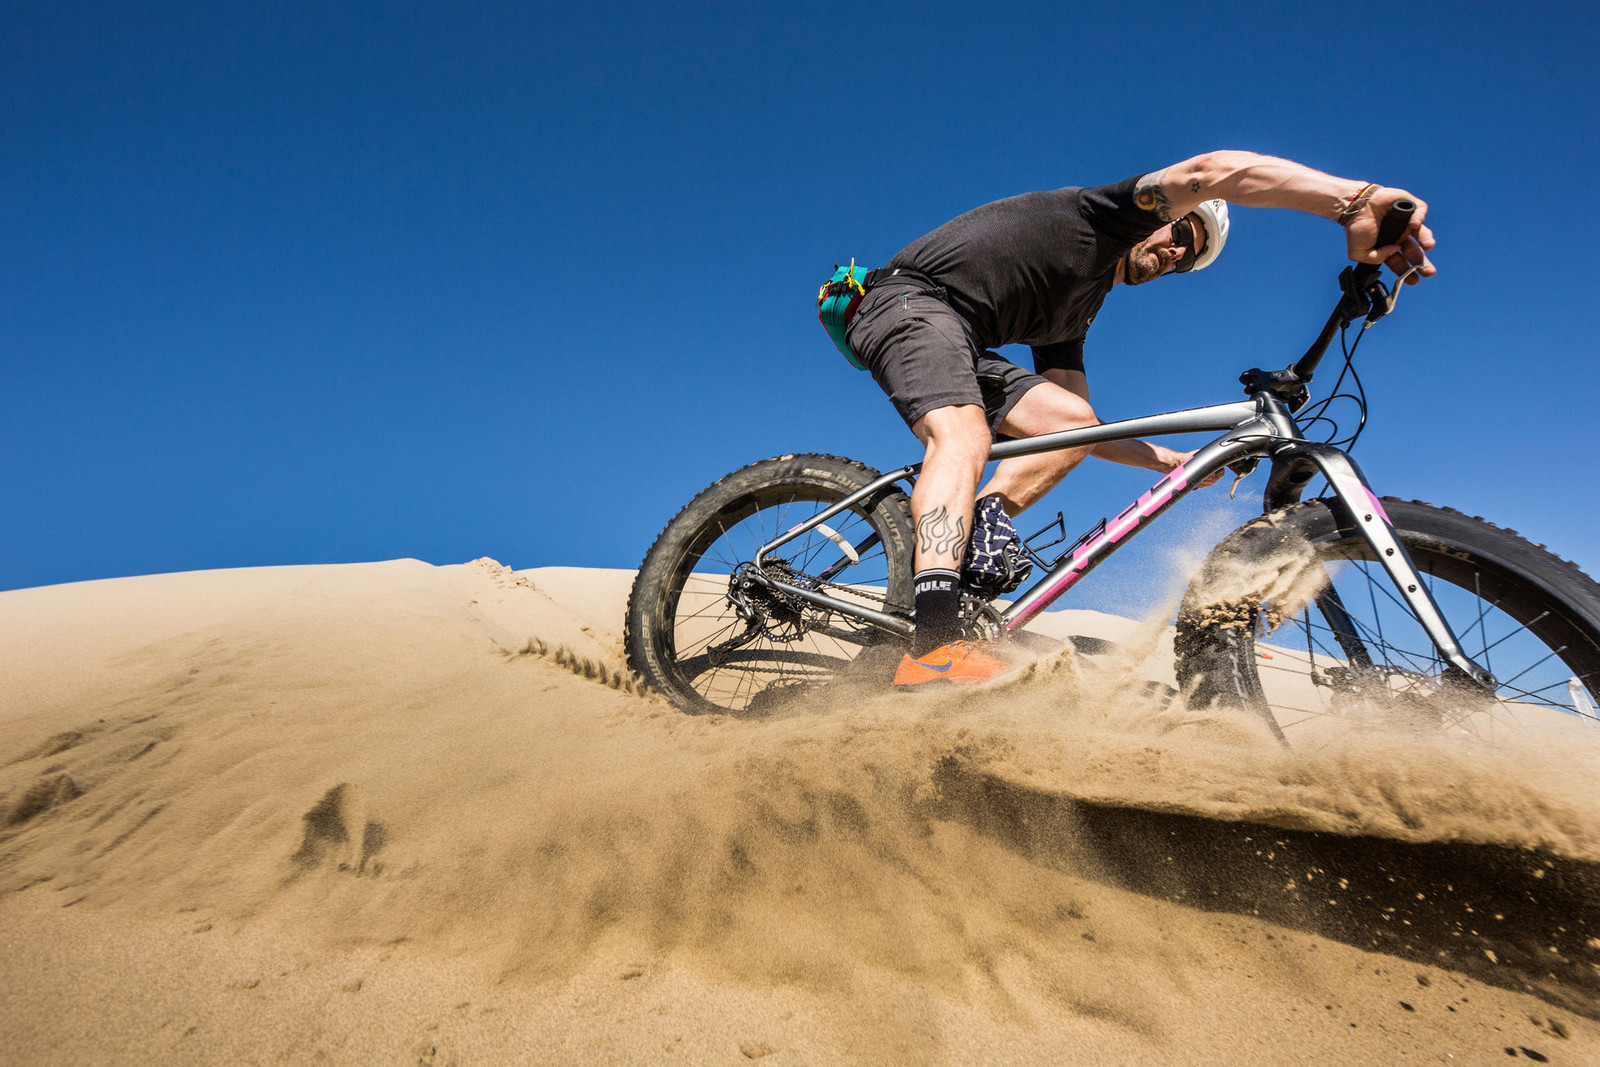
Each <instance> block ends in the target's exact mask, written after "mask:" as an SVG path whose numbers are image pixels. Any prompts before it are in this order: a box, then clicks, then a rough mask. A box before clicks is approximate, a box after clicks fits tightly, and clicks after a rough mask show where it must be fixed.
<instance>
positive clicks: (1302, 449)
mask: <svg viewBox="0 0 1600 1067" xmlns="http://www.w3.org/2000/svg"><path fill="white" fill-rule="evenodd" d="M1273 461H1274V472H1273V477H1274V480H1276V479H1277V476H1278V472H1279V470H1282V469H1285V468H1283V467H1280V466H1279V465H1280V464H1294V465H1300V464H1303V463H1304V462H1305V461H1309V462H1311V463H1314V464H1315V465H1316V467H1317V469H1318V470H1320V471H1321V472H1322V475H1323V477H1325V478H1327V479H1328V484H1329V485H1330V486H1331V487H1332V488H1333V492H1334V495H1335V496H1336V497H1337V498H1338V501H1339V504H1340V505H1341V506H1342V508H1343V509H1344V512H1345V515H1344V517H1345V518H1346V519H1347V520H1348V521H1349V523H1350V524H1351V525H1352V526H1354V527H1355V529H1356V530H1357V531H1358V532H1359V533H1360V534H1361V536H1362V537H1363V538H1364V539H1365V540H1366V542H1367V544H1368V545H1370V546H1371V547H1372V551H1373V553H1374V554H1375V555H1376V557H1377V559H1378V562H1379V563H1381V564H1382V565H1383V569H1384V570H1385V571H1386V572H1387V573H1388V575H1389V578H1390V579H1391V580H1392V581H1393V582H1394V584H1395V589H1396V591H1397V592H1398V593H1399V594H1400V598H1401V599H1402V600H1403V601H1404V602H1405V605H1406V607H1408V608H1410V609H1411V613H1412V614H1413V615H1415V616H1416V618H1417V621H1418V622H1419V623H1421V624H1422V628H1423V630H1424V631H1425V632H1426V633H1427V635H1428V638H1429V640H1431V641H1432V642H1433V644H1434V647H1435V648H1437V649H1438V650H1439V654H1440V655H1441V656H1443V657H1444V659H1445V662H1447V663H1449V664H1450V665H1451V666H1452V667H1454V668H1455V669H1456V670H1458V671H1460V672H1461V673H1462V674H1463V675H1465V676H1466V677H1467V678H1469V679H1471V680H1472V681H1473V682H1474V683H1475V684H1477V685H1479V686H1481V687H1482V688H1483V689H1485V690H1487V691H1489V692H1493V691H1494V689H1495V687H1496V685H1497V683H1496V681H1495V679H1494V675H1492V674H1490V673H1489V672H1488V671H1486V670H1484V669H1483V668H1482V667H1480V666H1478V664H1477V663H1476V662H1474V660H1473V659H1472V657H1471V656H1469V655H1467V653H1466V651H1465V650H1463V649H1462V647H1461V642H1460V641H1458V640H1457V639H1456V635H1455V633H1454V632H1453V631H1452V630H1451V629H1450V624H1449V623H1448V622H1446V621H1445V618H1444V615H1443V614H1442V613H1441V612H1440V611H1439V605H1438V604H1437V603H1435V602H1434V599H1433V594H1432V593H1430V592H1429V591H1428V587H1427V584H1426V583H1424V582H1423V580H1422V575H1421V574H1419V573H1418V572H1417V566H1416V564H1415V563H1414V562H1412V559H1411V554H1410V553H1409V552H1407V551H1406V546H1405V545H1403V544H1401V543H1400V539H1399V538H1398V537H1396V536H1395V534H1394V527H1393V525H1392V524H1391V523H1390V522H1389V516H1388V514H1387V513H1385V512H1384V510H1383V504H1382V502H1381V501H1379V500H1378V497H1377V494H1375V493H1373V491H1372V489H1371V487H1370V486H1368V485H1367V480H1366V478H1364V477H1363V476H1362V474H1361V469H1360V468H1359V467H1357V466H1356V464H1355V460H1353V459H1351V458H1350V457H1349V456H1347V455H1345V454H1344V453H1343V452H1341V451H1339V450H1338V449H1337V448H1334V447H1333V446H1332V445H1323V444H1313V443H1311V442H1306V441H1296V442H1293V443H1291V444H1288V445H1284V446H1282V447H1280V448H1278V449H1275V450H1274V452H1273Z"/></svg>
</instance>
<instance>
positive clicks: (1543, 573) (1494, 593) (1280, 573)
mask: <svg viewBox="0 0 1600 1067" xmlns="http://www.w3.org/2000/svg"><path fill="white" fill-rule="evenodd" d="M1383 506H1384V509H1385V511H1386V512H1387V514H1388V516H1389V518H1390V520H1391V522H1392V523H1393V525H1394V530H1395V534H1396V535H1397V536H1398V538H1399V540H1400V541H1401V542H1402V543H1403V544H1404V545H1405V547H1406V550H1407V551H1408V552H1409V553H1410V554H1411V558H1412V560H1413V562H1414V563H1415V564H1416V566H1417V570H1418V571H1419V572H1420V573H1421V574H1422V576H1423V579H1424V581H1425V582H1426V583H1427V585H1428V589H1429V591H1430V592H1431V593H1432V595H1433V598H1434V600H1435V601H1436V602H1437V603H1438V605H1439V607H1440V610H1441V611H1442V612H1443V613H1444V616H1445V618H1446V619H1447V620H1448V621H1449V623H1450V627H1451V629H1452V630H1453V631H1454V632H1455V634H1456V637H1457V639H1458V640H1459V641H1460V643H1461V646H1462V648H1463V649H1464V650H1465V651H1466V653H1467V654H1468V655H1469V656H1471V657H1472V658H1473V659H1474V660H1475V661H1476V662H1477V663H1478V664H1479V665H1480V666H1482V667H1485V668H1487V669H1488V670H1489V671H1490V672H1492V673H1493V675H1494V676H1495V679H1496V681H1497V683H1498V686H1497V688H1496V690H1495V691H1494V693H1493V694H1488V693H1485V692H1484V691H1483V690H1482V689H1481V688H1478V687H1475V686H1472V685H1471V684H1470V683H1468V682H1466V681H1465V680H1464V679H1460V678H1458V677H1456V674H1457V672H1455V671H1453V670H1452V669H1450V668H1449V667H1448V665H1447V664H1446V663H1444V662H1443V660H1442V659H1441V658H1440V656H1439V654H1438V652H1437V651H1436V650H1435V648H1434V646H1433V643H1432V642H1431V641H1430V640H1429V639H1428V637H1427V634H1426V633H1425V632H1424V631H1423V629H1422V627H1421V624H1420V623H1418V622H1417V620H1416V618H1415V617H1414V616H1413V615H1412V614H1411V612H1410V611H1409V610H1408V609H1407V608H1406V607H1405V605H1404V603H1403V602H1402V601H1401V600H1400V598H1399V596H1398V594H1397V592H1396V590H1395V587H1394V583H1393V582H1392V580H1391V579H1390V578H1389V576H1388V573H1387V572H1386V571H1385V570H1384V569H1383V567H1382V566H1381V565H1380V564H1379V563H1378V562H1377V560H1376V558H1375V556H1374V554H1373V552H1372V549H1371V548H1370V547H1369V546H1368V544H1367V542H1366V540H1365V539H1364V538H1363V537H1361V535H1360V534H1359V533H1358V532H1357V531H1356V530H1354V529H1353V528H1351V527H1349V526H1347V525H1343V524H1341V523H1340V522H1339V520H1338V518H1337V516H1336V514H1335V512H1334V510H1333V509H1332V508H1330V507H1329V505H1328V504H1327V503H1326V502H1324V501H1321V500H1311V501H1306V502H1304V503H1300V504H1295V505H1293V506H1291V507H1288V508H1284V509H1282V510H1280V511H1277V512H1274V513H1272V514H1270V515H1264V516H1262V517H1261V518H1259V519H1256V520H1254V521H1252V522H1250V523H1246V524H1245V525H1244V526H1242V527H1240V528H1239V529H1238V530H1236V531H1234V532H1233V533H1232V534H1230V535H1229V536H1228V537H1227V538H1226V539H1225V540H1224V541H1223V542H1222V543H1221V544H1220V545H1218V546H1217V548H1216V549H1214V550H1213V551H1212V553H1211V555H1210V556H1209V557H1207V559H1206V562H1205V563H1204V565H1203V566H1202V568H1201V571H1200V574H1199V576H1198V577H1197V578H1196V579H1195V581H1194V583H1193V584H1192V585H1191V586H1190V587H1189V591H1188V593H1187V594H1186V595H1185V597H1184V601H1183V606H1182V608H1181V609H1180V610H1179V613H1178V628H1177V640H1176V651H1177V672H1178V681H1179V684H1180V686H1182V687H1183V689H1184V692H1185V693H1186V694H1187V695H1188V698H1189V700H1190V703H1191V705H1192V706H1206V705H1209V704H1215V703H1223V704H1226V705H1230V706H1234V707H1243V708H1248V709H1251V710H1254V711H1257V712H1259V713H1260V714H1262V715H1263V716H1264V717H1265V718H1266V720H1267V722H1268V724H1269V726H1270V727H1271V729H1272V730H1273V731H1274V732H1275V733H1276V734H1277V736H1278V737H1279V739H1280V740H1290V739H1294V740H1299V739H1301V738H1306V737H1310V736H1313V735H1315V734H1316V733H1318V732H1319V729H1320V728H1322V727H1325V726H1327V725H1328V724H1330V723H1339V724H1344V725H1349V724H1351V723H1373V724H1385V725H1395V724H1402V725H1413V726H1426V727H1429V728H1439V727H1442V728H1446V729H1451V730H1455V731H1457V732H1460V733H1464V734H1468V735H1471V736H1475V737H1480V738H1483V739H1486V740H1493V739H1494V736H1495V734H1496V733H1497V732H1499V731H1504V730H1508V729H1518V728H1524V727H1527V726H1530V725H1535V724H1544V725H1548V726H1559V725H1561V724H1566V725H1573V724H1578V725H1587V726H1594V725H1596V722H1597V720H1596V711H1595V708H1596V705H1597V703H1600V701H1597V699H1596V697H1597V693H1600V586H1597V585H1596V584H1595V582H1594V581H1592V580H1591V579H1590V578H1589V577H1588V576H1587V575H1585V574H1584V573H1583V572H1582V571H1580V570H1578V568H1576V567H1574V566H1573V565H1572V564H1570V563H1567V562H1565V561H1564V560H1561V559H1559V558H1557V557H1556V556H1554V555H1552V554H1551V553H1549V552H1546V551H1545V550H1544V549H1543V548H1541V547H1540V546H1538V545H1534V544H1530V543H1529V542H1527V541H1525V540H1523V539H1522V538H1521V537H1519V536H1517V535H1516V534H1515V533H1513V532H1512V531H1509V530H1502V529H1500V528H1498V527H1495V526H1493V525H1491V524H1489V523H1487V522H1484V521H1483V520H1481V519H1474V518H1469V517H1468V516H1466V515H1463V514H1461V513H1459V512H1456V511H1452V510H1450V509H1449V508H1441V507H1435V506H1433V505H1430V504H1423V503H1419V502H1409V503H1408V502H1405V501H1400V500H1394V499H1391V498H1386V499H1384V501H1383Z"/></svg>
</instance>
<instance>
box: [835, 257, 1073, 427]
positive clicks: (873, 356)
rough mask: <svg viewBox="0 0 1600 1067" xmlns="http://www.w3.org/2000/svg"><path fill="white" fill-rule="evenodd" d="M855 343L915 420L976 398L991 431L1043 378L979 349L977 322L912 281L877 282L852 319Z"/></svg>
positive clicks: (898, 406) (898, 403)
mask: <svg viewBox="0 0 1600 1067" xmlns="http://www.w3.org/2000/svg"><path fill="white" fill-rule="evenodd" d="M848 336H849V339H850V347H851V348H852V349H854V350H855V353H856V356H857V357H858V358H859V359H860V360H861V362H862V363H864V364H866V368H867V370H869V371H871V372H872V377H873V379H874V380H876V381H877V383H878V386H879V387H880V388H881V389H882V390H883V391H884V392H885V393H888V394H889V399H890V401H892V402H893V404H894V406H895V410H896V411H898V412H900V417H901V418H902V419H904V420H905V421H906V425H907V426H910V425H911V424H913V423H915V422H916V421H917V420H918V419H920V418H922V416H924V415H926V414H927V413H928V412H930V411H933V410H934V409H935V408H943V407H952V406H954V405H957V404H977V405H979V406H981V407H982V408H983V412H984V418H985V419H986V420H987V421H988V423H989V432H990V433H992V434H994V435H996V436H999V435H1000V423H1001V422H1002V421H1003V420H1004V419H1005V417H1006V415H1007V414H1009V413H1010V411H1011V409H1012V408H1013V407H1015V406H1016V404H1017V401H1018V400H1021V399H1022V394H1024V393H1026V392H1027V391H1028V390H1029V389H1032V388H1033V387H1034V386H1036V385H1042V384H1044V381H1045V380H1044V379H1043V378H1041V377H1039V375H1037V374H1034V373H1033V372H1032V371H1025V370H1023V369H1022V368H1021V367H1019V366H1017V365H1016V364H1015V363H1011V362H1009V361H1007V360H1004V359H1001V358H1000V356H999V355H997V354H996V353H994V352H990V351H989V350H988V349H984V348H979V347H978V344H977V342H976V341H974V340H973V338H972V328H971V327H970V326H968V325H967V320H966V319H963V318H962V317H961V316H960V315H957V314H956V313H955V312H954V311H953V310H951V308H950V305H948V304H946V303H945V302H944V301H943V300H940V299H939V298H938V297H935V296H929V295H927V294H926V293H924V292H922V291H921V290H920V289H918V288H916V287H915V286H910V285H901V284H895V283H889V284H886V285H880V286H875V287H874V288H872V289H870V290H868V291H867V295H866V296H864V297H862V298H861V305H860V307H859V308H857V310H856V314H855V318H854V319H852V320H851V322H850V331H849V335H848Z"/></svg>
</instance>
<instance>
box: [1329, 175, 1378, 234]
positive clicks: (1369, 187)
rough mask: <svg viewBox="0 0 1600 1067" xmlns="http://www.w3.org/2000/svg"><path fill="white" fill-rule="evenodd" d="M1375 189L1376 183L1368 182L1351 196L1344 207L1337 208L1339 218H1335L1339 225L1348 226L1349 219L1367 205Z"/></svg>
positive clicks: (1376, 188) (1376, 189)
mask: <svg viewBox="0 0 1600 1067" xmlns="http://www.w3.org/2000/svg"><path fill="white" fill-rule="evenodd" d="M1377 191H1378V183H1377V182H1368V183H1367V184H1366V185H1365V186H1363V187H1362V189H1361V191H1360V192H1359V193H1356V194H1355V195H1353V196H1351V197H1350V199H1349V200H1348V201H1346V203H1345V205H1344V207H1343V208H1341V209H1340V210H1339V218H1338V220H1337V221H1338V223H1339V225H1340V226H1348V225H1349V224H1350V220H1351V219H1353V218H1355V217H1356V216H1357V215H1359V214H1361V209H1362V208H1364V207H1366V206H1367V203H1368V202H1369V201H1370V200H1371V199H1372V194H1373V193H1375V192H1377Z"/></svg>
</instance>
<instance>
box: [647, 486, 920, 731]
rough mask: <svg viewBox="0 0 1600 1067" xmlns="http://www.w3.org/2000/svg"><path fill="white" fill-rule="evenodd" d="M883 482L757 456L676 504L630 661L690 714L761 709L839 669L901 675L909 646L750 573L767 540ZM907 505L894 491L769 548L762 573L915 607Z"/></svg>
mask: <svg viewBox="0 0 1600 1067" xmlns="http://www.w3.org/2000/svg"><path fill="white" fill-rule="evenodd" d="M877 477H878V472H877V471H874V470H872V469H871V468H870V467H867V466H865V465H863V464H860V463H856V462H855V461H853V460H848V459H840V458H838V457H835V456H819V455H797V456H782V457H779V458H777V459H769V460H763V461H762V462H760V463H753V464H751V465H750V466H748V467H744V468H742V469H740V470H737V471H735V472H734V473H732V474H730V475H728V476H727V477H726V478H723V479H722V480H721V481H719V482H717V483H716V484H715V485H713V486H711V487H710V488H709V489H707V490H705V492H703V493H701V494H700V495H699V496H697V497H695V498H694V500H692V501H690V503H689V504H688V505H687V506H686V507H685V508H684V509H683V510H682V511H680V512H679V513H678V515H677V517H676V518H674V519H673V520H672V521H671V522H670V523H668V524H667V527H666V529H664V530H663V531H662V532H661V535H660V536H659V537H657V538H656V542H655V544H654V545H652V546H651V548H650V551H649V552H648V553H647V554H646V555H645V558H644V562H643V564H641V566H640V568H639V576H638V577H637V578H636V579H635V580H634V584H633V592H632V594H631V595H630V597H629V600H628V618H627V631H626V638H625V642H626V645H627V651H628V662H629V664H630V665H631V666H632V667H633V669H634V670H635V671H637V672H638V673H639V674H640V675H641V676H642V677H643V678H644V679H645V681H646V682H648V683H649V684H650V685H651V686H652V687H654V688H655V689H657V690H659V691H661V692H662V693H664V694H665V695H666V696H667V697H668V698H669V699H670V700H671V701H672V702H673V703H674V704H675V705H677V706H678V707H679V708H681V709H682V710H684V711H688V712H696V713H698V712H729V713H735V714H758V713H762V712H765V711H769V710H771V709H772V708H773V707H774V706H776V705H777V704H778V703H779V702H781V701H782V700H784V699H787V698H792V697H794V696H797V695H799V694H802V693H808V692H814V691H815V690H817V689H818V688H819V687H822V686H825V685H828V684H830V683H832V682H835V681H837V680H839V679H840V678H843V677H861V678H866V679H872V678H875V677H876V676H877V675H882V676H883V677H884V678H885V679H886V678H887V677H888V676H889V674H890V673H892V671H893V669H894V663H895V662H896V661H897V660H898V659H899V656H900V654H901V652H902V651H903V647H904V646H903V643H902V642H901V641H900V640H898V639H896V638H893V637H891V636H889V635H887V634H885V633H883V632H882V631H879V630H877V629H876V628H875V627H873V626H871V625H870V624H866V623H863V622H861V621H859V620H857V619H854V618H852V617H850V616H846V615H843V614H841V613H838V612H830V611H828V610H827V609H825V608H819V607H816V606H814V605H811V604H809V603H807V602H805V601H802V600H800V599H798V598H795V597H789V596H784V595H782V594H778V593H775V592H773V591H772V590H770V589H768V588H766V587H765V586H763V585H761V584H760V583H759V582H756V581H753V580H752V578H753V575H752V571H753V564H752V563H751V560H752V559H753V557H754V555H755V552H756V550H757V549H759V548H760V547H761V546H762V545H764V544H766V543H767V542H769V541H771V540H772V539H774V538H775V537H777V536H778V535H779V534H781V533H783V532H784V531H786V530H791V529H793V528H794V527H795V526H797V525H799V524H801V523H803V522H805V521H806V520H807V519H809V518H811V517H812V516H814V515H816V514H817V513H818V512H820V511H822V510H824V509H825V508H827V507H829V506H831V505H833V504H835V503H837V502H838V501H840V500H842V499H844V498H845V497H847V496H849V495H850V494H851V493H854V492H856V491H857V490H860V489H863V488H865V487H866V486H867V485H869V484H870V483H871V482H872V481H874V480H875V479H876V478H877ZM911 551H912V531H911V508H910V502H909V501H908V500H907V498H906V496H905V494H904V493H902V492H900V491H899V490H898V489H894V488H888V489H885V490H883V491H881V492H879V493H876V494H874V495H873V496H872V497H870V498H868V499H867V500H865V501H864V502H862V503H861V504H859V505H857V506H855V507H852V508H850V509H849V510H847V511H844V512H842V513H840V514H839V515H837V516H835V517H833V518H831V519H829V520H828V522H827V523H826V524H824V525H820V526H817V527H816V528H814V529H812V530H809V531H807V532H806V533H804V534H802V535H800V536H799V537H797V538H796V539H794V540H793V541H790V542H789V543H788V544H785V545H783V546H782V547H781V548H779V549H778V550H777V551H776V552H774V553H773V554H772V555H771V556H770V557H769V558H768V559H767V560H765V561H764V563H765V567H764V569H765V571H766V572H767V574H768V575H769V576H771V577H774V578H777V579H779V580H782V581H783V582H785V583H787V584H790V585H795V586H799V587H802V588H807V589H813V590H817V591H821V592H825V593H826V594H827V595H829V596H832V597H836V598H838V599H840V600H844V601H847V602H854V603H859V604H861V605H862V606H864V607H867V608H871V609H873V610H876V611H881V612H887V613H889V614H899V615H903V616H905V617H907V618H909V616H910V612H911V604H912V592H911V586H912V577H911V563H912V558H911Z"/></svg>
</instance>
